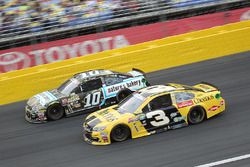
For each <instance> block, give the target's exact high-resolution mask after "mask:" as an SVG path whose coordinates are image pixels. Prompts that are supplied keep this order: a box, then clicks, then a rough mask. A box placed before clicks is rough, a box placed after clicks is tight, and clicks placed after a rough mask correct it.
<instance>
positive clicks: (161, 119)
mask: <svg viewBox="0 0 250 167" xmlns="http://www.w3.org/2000/svg"><path fill="white" fill-rule="evenodd" d="M146 117H147V118H148V119H150V118H154V119H155V121H151V122H150V123H151V125H152V126H162V125H166V124H169V122H170V120H169V118H168V117H167V116H166V114H165V113H164V111H162V110H155V111H152V112H149V113H147V114H146Z"/></svg>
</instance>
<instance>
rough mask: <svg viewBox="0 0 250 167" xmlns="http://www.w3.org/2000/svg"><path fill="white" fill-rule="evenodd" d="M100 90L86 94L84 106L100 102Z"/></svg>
mask: <svg viewBox="0 0 250 167" xmlns="http://www.w3.org/2000/svg"><path fill="white" fill-rule="evenodd" d="M100 97H101V92H95V93H93V94H88V95H87V96H86V97H85V99H86V101H85V102H86V103H85V105H84V107H90V106H94V105H98V104H99V103H100Z"/></svg>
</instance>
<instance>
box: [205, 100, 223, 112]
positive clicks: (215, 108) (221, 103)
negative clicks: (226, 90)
mask: <svg viewBox="0 0 250 167" xmlns="http://www.w3.org/2000/svg"><path fill="white" fill-rule="evenodd" d="M223 105H224V100H221V101H220V105H219V106H212V107H211V108H209V109H208V112H211V111H216V110H218V109H219V108H220V107H221V106H223Z"/></svg>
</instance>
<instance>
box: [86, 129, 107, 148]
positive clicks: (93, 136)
mask: <svg viewBox="0 0 250 167" xmlns="http://www.w3.org/2000/svg"><path fill="white" fill-rule="evenodd" d="M83 138H84V141H85V142H87V143H89V144H93V145H108V144H110V143H111V142H110V139H109V135H108V133H106V132H95V131H91V130H90V129H88V128H86V127H85V126H84V127H83Z"/></svg>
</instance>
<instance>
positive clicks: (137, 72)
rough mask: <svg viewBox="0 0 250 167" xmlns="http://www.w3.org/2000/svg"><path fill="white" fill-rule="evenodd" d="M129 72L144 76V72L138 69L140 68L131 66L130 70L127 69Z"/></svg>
mask: <svg viewBox="0 0 250 167" xmlns="http://www.w3.org/2000/svg"><path fill="white" fill-rule="evenodd" d="M128 73H129V74H131V75H133V76H140V75H143V76H144V77H145V74H146V73H145V72H144V71H142V70H140V69H137V68H132V71H129V72H128Z"/></svg>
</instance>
